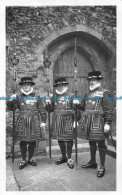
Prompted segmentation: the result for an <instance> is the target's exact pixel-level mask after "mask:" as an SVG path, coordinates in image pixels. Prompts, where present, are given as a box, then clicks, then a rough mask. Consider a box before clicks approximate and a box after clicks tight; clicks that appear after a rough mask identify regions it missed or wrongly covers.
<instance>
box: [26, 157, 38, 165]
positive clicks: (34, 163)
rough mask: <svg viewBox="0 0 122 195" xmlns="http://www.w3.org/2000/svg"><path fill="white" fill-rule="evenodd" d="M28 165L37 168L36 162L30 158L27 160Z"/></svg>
mask: <svg viewBox="0 0 122 195" xmlns="http://www.w3.org/2000/svg"><path fill="white" fill-rule="evenodd" d="M28 164H29V165H32V166H37V163H36V160H35V159H33V158H31V159H30V160H28Z"/></svg>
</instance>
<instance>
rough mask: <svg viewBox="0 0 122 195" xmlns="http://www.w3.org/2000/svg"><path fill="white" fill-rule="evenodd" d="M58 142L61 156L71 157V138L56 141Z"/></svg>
mask: <svg viewBox="0 0 122 195" xmlns="http://www.w3.org/2000/svg"><path fill="white" fill-rule="evenodd" d="M58 143H59V146H60V150H61V154H62V158H68V159H71V155H72V147H73V140H69V141H58ZM66 154H67V155H66Z"/></svg>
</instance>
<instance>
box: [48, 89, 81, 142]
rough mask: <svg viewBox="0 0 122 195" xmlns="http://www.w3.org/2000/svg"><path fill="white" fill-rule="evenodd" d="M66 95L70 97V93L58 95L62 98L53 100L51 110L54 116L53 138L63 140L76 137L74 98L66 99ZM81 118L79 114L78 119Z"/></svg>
mask: <svg viewBox="0 0 122 195" xmlns="http://www.w3.org/2000/svg"><path fill="white" fill-rule="evenodd" d="M64 96H66V97H70V98H71V94H70V93H68V92H67V93H64V94H63V95H57V97H59V98H60V100H57V101H52V103H51V105H50V111H51V112H53V116H52V128H51V129H52V138H53V139H57V140H62V141H67V140H72V139H73V138H74V130H73V122H74V110H73V109H74V107H73V101H72V100H64ZM78 119H80V114H79V115H77V120H78Z"/></svg>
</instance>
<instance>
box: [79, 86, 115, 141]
mask: <svg viewBox="0 0 122 195" xmlns="http://www.w3.org/2000/svg"><path fill="white" fill-rule="evenodd" d="M107 96H109V97H110V93H109V92H108V91H107V90H105V89H102V88H97V89H95V90H94V91H92V92H91V93H90V94H89V95H88V96H86V97H89V98H91V99H90V100H86V101H83V102H82V104H81V109H82V110H84V112H82V113H81V119H80V120H79V126H78V137H80V138H85V139H88V140H90V141H99V140H104V139H105V136H104V125H105V123H108V124H110V123H111V122H112V119H113V113H112V112H113V106H112V101H111V100H107V99H106V97H107ZM92 98H100V100H95V99H92Z"/></svg>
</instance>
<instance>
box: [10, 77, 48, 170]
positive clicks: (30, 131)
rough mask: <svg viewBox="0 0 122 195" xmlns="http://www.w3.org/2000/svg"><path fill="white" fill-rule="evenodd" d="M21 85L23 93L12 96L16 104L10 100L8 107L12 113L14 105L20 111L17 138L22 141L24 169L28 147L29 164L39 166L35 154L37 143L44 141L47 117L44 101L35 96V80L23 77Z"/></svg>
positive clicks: (22, 163)
mask: <svg viewBox="0 0 122 195" xmlns="http://www.w3.org/2000/svg"><path fill="white" fill-rule="evenodd" d="M19 85H21V93H20V94H14V95H12V96H11V99H12V98H13V99H15V100H14V101H15V102H14V101H12V100H10V101H8V103H7V106H8V109H9V110H10V111H12V110H13V103H15V107H16V109H17V108H18V109H19V115H18V118H17V122H16V130H15V136H16V139H17V140H19V141H20V150H21V155H22V162H21V163H20V166H19V168H20V169H23V168H24V167H25V166H26V165H27V161H26V153H27V145H28V152H29V156H28V164H30V165H32V166H36V165H37V163H36V161H35V159H34V158H33V154H34V150H35V148H36V141H39V140H41V139H42V132H41V130H42V128H44V127H45V123H46V117H47V115H46V110H45V108H44V103H43V101H40V100H39V97H38V96H35V93H34V92H33V85H35V83H34V82H33V79H32V78H31V77H22V78H21V82H20V83H19ZM40 118H41V119H40Z"/></svg>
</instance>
